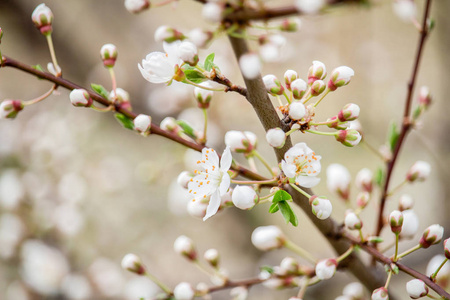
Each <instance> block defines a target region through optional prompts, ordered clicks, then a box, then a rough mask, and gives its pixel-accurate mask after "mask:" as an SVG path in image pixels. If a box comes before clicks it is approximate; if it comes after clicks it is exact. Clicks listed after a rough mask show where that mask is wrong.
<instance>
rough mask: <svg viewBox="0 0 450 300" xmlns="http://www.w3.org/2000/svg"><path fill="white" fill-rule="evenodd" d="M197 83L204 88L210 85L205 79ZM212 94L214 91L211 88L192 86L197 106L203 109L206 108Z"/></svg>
mask: <svg viewBox="0 0 450 300" xmlns="http://www.w3.org/2000/svg"><path fill="white" fill-rule="evenodd" d="M199 85H201V86H204V87H206V88H211V87H212V85H211V84H210V83H209V82H207V81H206V82H202V83H200V84H199ZM213 95H214V92H213V91H211V90H207V89H203V88H201V87H195V88H194V96H195V99H197V103H198V107H199V108H205V109H206V108H208V107H209V102H211V99H212V96H213Z"/></svg>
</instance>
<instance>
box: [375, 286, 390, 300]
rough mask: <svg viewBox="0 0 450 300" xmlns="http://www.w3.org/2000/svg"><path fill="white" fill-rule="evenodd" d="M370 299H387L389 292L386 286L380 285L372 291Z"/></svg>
mask: <svg viewBox="0 0 450 300" xmlns="http://www.w3.org/2000/svg"><path fill="white" fill-rule="evenodd" d="M371 299H372V300H389V294H388V291H387V289H386V288H384V287H380V288H377V289H376V290H374V291H373V292H372V298H371Z"/></svg>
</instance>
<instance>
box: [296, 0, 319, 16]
mask: <svg viewBox="0 0 450 300" xmlns="http://www.w3.org/2000/svg"><path fill="white" fill-rule="evenodd" d="M324 4H325V1H324V0H296V1H295V6H296V7H297V9H298V10H299V11H301V12H303V13H305V14H315V13H317V12H319V10H320V9H321V8H322V7H323V6H324Z"/></svg>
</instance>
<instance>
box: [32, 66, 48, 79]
mask: <svg viewBox="0 0 450 300" xmlns="http://www.w3.org/2000/svg"><path fill="white" fill-rule="evenodd" d="M32 67H33V69H35V70H38V71H40V72H45V71H44V69H43V68H42V66H41V65H39V64H37V65H34V66H32ZM37 78H38V79H44V78H42V77H41V76H37Z"/></svg>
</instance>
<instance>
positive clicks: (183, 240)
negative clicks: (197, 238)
mask: <svg viewBox="0 0 450 300" xmlns="http://www.w3.org/2000/svg"><path fill="white" fill-rule="evenodd" d="M173 248H174V250H175V252H176V253H178V254H181V255H183V256H185V257H186V258H187V259H189V260H195V259H197V251H196V250H195V246H194V242H193V241H192V240H191V239H190V238H188V237H187V236H185V235H181V236H179V237H178V238H177V239H176V240H175V243H174V244H173Z"/></svg>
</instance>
